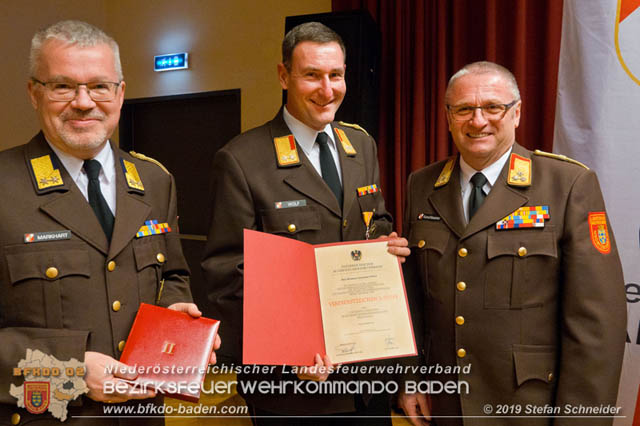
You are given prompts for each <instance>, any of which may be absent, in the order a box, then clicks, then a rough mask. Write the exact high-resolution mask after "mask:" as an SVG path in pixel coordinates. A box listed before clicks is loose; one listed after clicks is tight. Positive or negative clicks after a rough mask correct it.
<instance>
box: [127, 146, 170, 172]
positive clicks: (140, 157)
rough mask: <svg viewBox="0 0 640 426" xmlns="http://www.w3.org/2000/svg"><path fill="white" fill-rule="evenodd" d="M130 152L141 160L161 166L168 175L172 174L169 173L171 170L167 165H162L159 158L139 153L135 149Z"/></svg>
mask: <svg viewBox="0 0 640 426" xmlns="http://www.w3.org/2000/svg"><path fill="white" fill-rule="evenodd" d="M129 154H131V156H132V157H135V158H137V159H139V160H144V161H148V162H150V163H153V164H155V165H156V166H158V167H160V168H161V169H162V170H164V172H165V173H166V174H168V175H170V174H171V173H169V170H167V168H166V167H165V166H163V165H162V163H161V162H159V161H158V160H156V159H155V158H151V157H147V156H146V155H144V154H139V153H137V152H135V151H129Z"/></svg>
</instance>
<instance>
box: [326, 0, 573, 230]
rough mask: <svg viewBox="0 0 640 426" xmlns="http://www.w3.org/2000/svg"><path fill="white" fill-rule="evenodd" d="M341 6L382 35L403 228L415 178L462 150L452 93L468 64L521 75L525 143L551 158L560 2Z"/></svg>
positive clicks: (390, 146)
mask: <svg viewBox="0 0 640 426" xmlns="http://www.w3.org/2000/svg"><path fill="white" fill-rule="evenodd" d="M332 8H333V11H344V10H353V9H366V10H368V11H369V12H370V13H371V15H372V16H373V18H374V20H375V21H376V22H377V24H378V26H379V28H380V32H381V35H382V43H381V46H382V54H381V57H382V63H381V68H380V74H381V81H380V94H379V96H380V128H379V132H378V134H379V135H380V136H379V138H378V148H379V158H380V169H381V184H382V188H383V191H384V194H385V200H386V201H387V206H388V208H389V210H390V211H391V212H392V213H393V215H394V218H395V219H396V229H402V211H403V207H404V194H405V186H406V180H407V177H408V176H409V173H411V171H413V170H416V169H419V168H421V167H423V166H425V165H427V164H429V163H431V162H434V161H436V160H441V159H443V158H446V157H448V156H450V155H452V154H453V153H455V147H454V145H453V142H452V141H451V138H450V136H449V132H448V129H447V121H446V116H445V111H444V91H445V88H446V84H447V81H448V79H449V77H450V76H451V75H452V74H453V73H454V72H455V71H457V70H458V69H460V68H461V67H462V66H464V65H465V64H467V63H470V62H474V61H480V60H488V61H492V62H497V63H499V64H501V65H503V66H505V67H507V68H508V69H510V70H511V71H512V72H513V73H514V74H515V76H516V79H517V81H518V85H519V87H520V93H521V96H522V118H521V120H520V127H519V128H518V130H517V132H516V138H517V141H518V142H519V143H520V144H522V145H524V146H525V147H527V148H529V149H542V150H545V151H551V147H552V143H553V121H554V116H555V100H556V81H557V74H558V56H559V51H560V34H561V29H562V1H561V0H395V1H392V0H332Z"/></svg>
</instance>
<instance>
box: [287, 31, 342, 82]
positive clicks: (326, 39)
mask: <svg viewBox="0 0 640 426" xmlns="http://www.w3.org/2000/svg"><path fill="white" fill-rule="evenodd" d="M303 41H311V42H314V43H321V44H325V43H338V45H339V46H340V49H342V56H344V60H345V61H346V60H347V49H346V48H345V46H344V42H343V41H342V38H341V37H340V36H339V35H338V33H336V32H335V31H333V30H332V29H331V28H329V27H327V26H326V25H323V24H321V23H320V22H306V23H304V24H300V25H297V26H295V27H293V28H292V29H291V30H289V32H288V33H287V35H285V36H284V40H282V63H283V64H284V66H285V68H286V69H287V71H291V57H292V56H293V49H295V47H296V46H297V45H298V44H300V43H302V42H303Z"/></svg>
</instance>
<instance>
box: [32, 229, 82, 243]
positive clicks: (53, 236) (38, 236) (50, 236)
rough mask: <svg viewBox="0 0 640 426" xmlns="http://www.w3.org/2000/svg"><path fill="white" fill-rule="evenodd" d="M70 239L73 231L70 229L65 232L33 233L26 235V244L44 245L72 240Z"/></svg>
mask: <svg viewBox="0 0 640 426" xmlns="http://www.w3.org/2000/svg"><path fill="white" fill-rule="evenodd" d="M70 239H71V231H70V230H68V229H66V230H64V231H51V232H33V233H28V234H24V242H25V244H29V243H42V242H45V241H59V240H70Z"/></svg>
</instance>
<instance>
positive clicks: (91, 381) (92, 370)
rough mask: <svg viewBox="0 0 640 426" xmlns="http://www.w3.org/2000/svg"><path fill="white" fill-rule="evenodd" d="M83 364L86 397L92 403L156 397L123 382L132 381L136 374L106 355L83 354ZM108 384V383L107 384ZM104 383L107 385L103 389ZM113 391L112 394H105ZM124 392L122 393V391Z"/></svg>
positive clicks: (154, 394) (151, 391) (95, 353)
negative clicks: (86, 389) (84, 367)
mask: <svg viewBox="0 0 640 426" xmlns="http://www.w3.org/2000/svg"><path fill="white" fill-rule="evenodd" d="M84 364H85V366H86V369H87V374H86V376H85V382H86V383H87V387H88V388H89V393H88V394H87V396H88V397H89V398H91V399H93V400H94V401H98V402H107V403H116V402H125V401H128V400H130V399H146V398H153V397H155V396H156V393H155V391H153V390H151V389H147V390H146V391H145V392H143V391H142V388H138V387H137V388H134V387H133V386H131V385H130V384H128V383H127V382H125V381H124V380H134V379H135V378H136V377H137V376H138V374H137V373H135V372H132V371H130V367H129V366H127V365H126V364H123V363H121V362H119V361H117V360H115V359H113V358H111V357H110V356H108V355H105V354H101V353H99V352H85V353H84ZM109 382H110V383H109ZM105 383H106V384H107V386H106V388H105ZM111 389H113V390H114V392H113V393H105V390H107V391H109V390H111ZM123 390H124V391H123Z"/></svg>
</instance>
